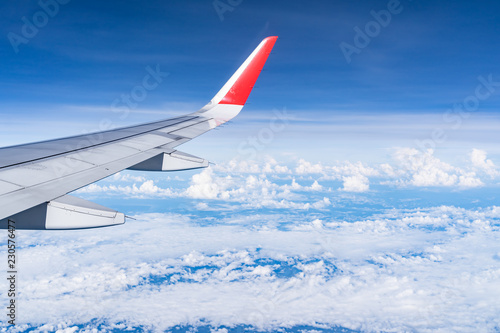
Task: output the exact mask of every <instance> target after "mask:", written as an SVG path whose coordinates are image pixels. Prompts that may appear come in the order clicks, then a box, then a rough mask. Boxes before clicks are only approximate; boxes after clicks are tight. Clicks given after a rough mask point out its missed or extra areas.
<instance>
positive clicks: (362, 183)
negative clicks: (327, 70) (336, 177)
mask: <svg viewBox="0 0 500 333" xmlns="http://www.w3.org/2000/svg"><path fill="white" fill-rule="evenodd" d="M343 181H344V187H343V188H342V190H343V191H346V192H366V191H368V190H369V188H370V183H369V181H368V178H366V177H365V176H363V175H355V176H348V177H343Z"/></svg>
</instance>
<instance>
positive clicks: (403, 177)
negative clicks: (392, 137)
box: [385, 148, 484, 188]
mask: <svg viewBox="0 0 500 333" xmlns="http://www.w3.org/2000/svg"><path fill="white" fill-rule="evenodd" d="M394 160H395V161H396V166H397V167H396V168H395V169H393V168H388V167H385V169H386V170H388V171H387V174H391V173H392V174H393V175H394V178H396V181H395V183H397V184H399V185H402V186H408V185H410V186H417V187H431V186H445V187H451V186H457V187H462V188H466V187H478V186H482V185H484V184H483V182H482V181H481V179H480V178H478V176H477V175H476V174H475V173H474V172H470V171H466V170H464V169H461V168H458V167H454V166H452V165H450V164H448V163H446V162H443V161H441V160H440V159H438V158H437V157H435V156H434V151H433V150H432V149H429V150H427V151H425V152H422V151H419V150H417V149H414V148H401V149H398V150H397V151H396V152H395V153H394Z"/></svg>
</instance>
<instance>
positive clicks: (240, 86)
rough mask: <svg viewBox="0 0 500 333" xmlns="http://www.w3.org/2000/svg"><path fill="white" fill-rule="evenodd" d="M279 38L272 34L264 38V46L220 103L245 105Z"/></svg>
mask: <svg viewBox="0 0 500 333" xmlns="http://www.w3.org/2000/svg"><path fill="white" fill-rule="evenodd" d="M277 39H278V36H270V37H267V38H265V39H264V40H263V45H262V48H261V49H260V50H259V52H258V53H257V54H256V55H255V57H254V58H253V59H252V61H251V62H250V63H249V64H248V66H247V67H246V68H245V70H244V71H243V73H241V75H240V76H239V77H238V79H237V80H236V82H235V83H234V84H233V86H232V87H231V88H230V89H229V91H228V92H227V94H226V95H225V96H224V97H223V98H222V100H221V101H220V102H219V104H232V105H245V103H246V101H247V99H248V96H249V95H250V92H251V91H252V88H253V86H254V85H255V81H257V78H258V77H259V74H260V72H261V70H262V68H263V67H264V64H265V63H266V61H267V58H268V56H269V54H270V53H271V50H272V49H273V47H274V44H275V43H276V40H277Z"/></svg>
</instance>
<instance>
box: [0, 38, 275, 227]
mask: <svg viewBox="0 0 500 333" xmlns="http://www.w3.org/2000/svg"><path fill="white" fill-rule="evenodd" d="M277 38H278V37H268V38H266V39H264V40H263V41H262V42H261V43H260V44H259V46H257V48H256V49H255V50H254V51H253V52H252V54H251V55H250V56H249V57H248V58H247V59H246V60H245V62H244V63H243V64H242V65H241V66H240V67H239V68H238V70H237V71H236V72H235V73H234V74H233V76H232V77H231V78H230V79H229V81H228V82H227V83H226V84H225V85H224V86H223V87H222V89H221V90H220V91H219V92H218V93H217V94H216V95H215V96H214V98H213V99H212V100H211V101H210V102H209V103H208V104H207V105H205V106H204V107H203V108H202V109H200V110H199V111H197V112H194V113H191V114H188V115H185V116H181V117H176V118H171V119H166V120H161V121H156V122H151V123H146V124H141V125H137V126H131V127H124V128H119V129H115V130H109V131H104V132H98V133H92V134H87V135H79V136H73V137H68V138H63V139H57V140H50V141H44V142H38V143H30V144H23V145H18V146H12V147H5V148H0V228H4V229H5V228H6V227H7V224H8V223H9V224H12V225H15V226H16V228H17V229H79V228H92V227H102V226H109V225H116V224H122V223H124V222H125V215H124V214H123V213H119V212H116V211H114V210H112V209H109V208H106V207H103V206H100V205H97V204H95V203H92V202H89V201H86V200H83V199H80V198H76V197H73V196H70V195H68V193H70V192H72V191H74V190H76V189H79V188H81V187H83V186H86V185H88V184H91V183H93V182H96V181H98V180H100V179H103V178H105V177H108V176H110V175H112V174H115V173H117V172H119V171H121V170H124V169H133V170H147V171H175V170H187V169H194V168H202V167H207V166H208V161H206V160H205V159H202V158H198V157H196V156H192V155H189V154H186V153H183V152H180V151H178V150H177V147H178V146H179V145H181V144H183V143H185V142H187V141H189V140H191V139H193V138H195V137H197V136H199V135H201V134H203V133H205V132H207V131H209V130H211V129H214V128H215V127H217V126H219V125H222V124H224V123H225V122H227V121H229V120H230V119H232V118H234V117H235V116H236V115H237V114H238V113H239V112H240V111H241V109H242V108H243V105H244V104H245V102H246V100H247V98H248V96H249V94H250V92H251V90H252V88H253V86H254V84H255V81H256V80H257V78H258V76H259V74H260V72H261V70H262V68H263V66H264V63H265V62H266V60H267V58H268V56H269V54H270V52H271V50H272V48H273V46H274V44H275V42H276V40H277Z"/></svg>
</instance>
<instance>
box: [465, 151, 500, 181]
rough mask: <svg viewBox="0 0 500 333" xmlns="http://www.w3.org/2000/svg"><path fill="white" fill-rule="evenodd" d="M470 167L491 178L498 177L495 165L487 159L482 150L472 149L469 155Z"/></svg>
mask: <svg viewBox="0 0 500 333" xmlns="http://www.w3.org/2000/svg"><path fill="white" fill-rule="evenodd" d="M470 159H471V162H472V165H473V166H474V167H475V168H476V169H477V170H479V171H482V172H484V173H486V174H487V175H488V176H490V177H491V178H494V177H497V176H498V175H499V172H498V169H497V167H496V166H495V164H494V163H493V162H492V161H491V160H488V159H487V154H486V152H485V151H484V150H480V149H473V150H472V152H471V155H470Z"/></svg>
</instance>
